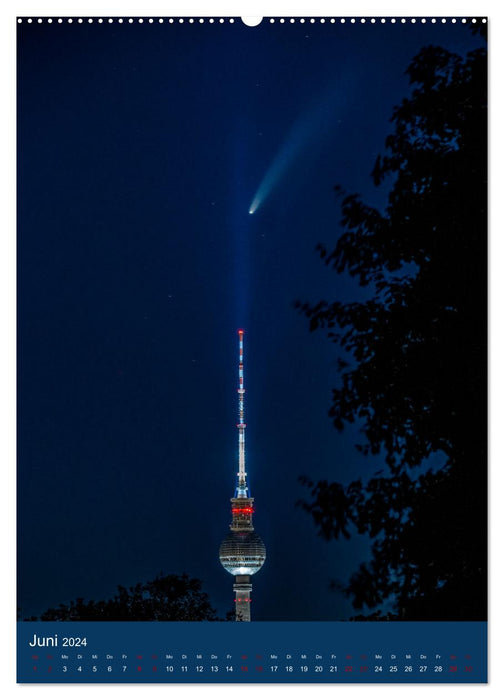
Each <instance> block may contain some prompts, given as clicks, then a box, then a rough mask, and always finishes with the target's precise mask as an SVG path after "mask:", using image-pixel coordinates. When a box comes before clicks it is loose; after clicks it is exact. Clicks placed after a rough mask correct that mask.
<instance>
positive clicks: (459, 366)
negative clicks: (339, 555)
mask: <svg viewBox="0 0 504 700" xmlns="http://www.w3.org/2000/svg"><path fill="white" fill-rule="evenodd" d="M407 73H408V75H409V79H410V83H411V85H412V91H411V94H410V96H408V97H407V98H405V99H403V101H402V102H401V103H400V104H399V105H398V106H397V107H396V108H395V109H394V112H393V117H392V123H393V124H394V131H393V133H392V134H391V135H390V136H389V137H388V138H387V140H386V144H385V145H386V152H385V155H383V156H380V157H378V159H377V160H376V164H375V166H374V169H373V172H372V177H373V179H374V182H375V184H376V185H382V186H388V187H390V192H389V195H388V204H387V206H386V208H385V210H384V211H383V212H381V211H379V210H378V209H376V208H373V207H370V206H368V205H366V204H365V203H364V202H362V201H361V199H360V198H359V197H358V196H357V195H355V194H351V195H348V194H345V193H344V192H343V190H342V189H341V188H339V187H338V188H336V189H337V191H338V194H339V196H340V197H341V198H342V204H341V206H342V220H341V224H342V227H343V233H342V234H341V235H340V236H339V238H338V240H337V242H336V244H335V246H334V247H333V248H332V249H328V248H327V247H325V246H322V245H320V246H318V248H319V252H320V255H321V257H322V259H323V260H324V262H325V264H326V265H329V266H331V267H333V268H334V270H335V271H336V272H337V273H345V272H346V273H349V274H350V275H351V276H352V277H355V278H356V279H357V280H358V281H359V283H360V285H362V286H364V287H366V288H367V289H368V290H369V295H368V298H367V300H366V301H359V302H353V303H342V302H340V301H333V302H329V301H321V302H319V303H316V304H310V303H300V302H298V303H297V306H298V307H299V308H300V310H301V311H302V312H303V313H304V314H306V316H307V317H308V318H309V321H310V329H311V330H312V331H313V330H316V329H325V330H326V332H327V334H328V336H329V337H330V338H331V339H332V340H333V341H334V342H335V343H337V344H338V345H339V346H340V347H341V348H342V349H343V350H344V351H345V357H344V358H343V359H342V360H341V362H340V366H341V383H340V385H339V386H338V387H336V388H335V389H334V390H333V399H332V406H331V408H330V416H331V417H332V419H333V422H334V425H335V426H336V428H337V429H338V430H342V429H343V428H344V426H345V424H348V423H353V422H355V421H357V422H358V423H359V424H360V425H361V426H362V433H363V436H364V440H363V442H362V444H360V445H358V446H357V448H358V449H359V450H360V451H361V452H362V453H364V454H372V455H376V454H378V453H380V452H381V453H382V454H384V456H385V460H386V464H387V470H385V472H386V473H385V474H384V475H383V476H380V477H379V476H378V475H375V476H374V477H373V478H371V479H370V480H368V481H366V482H363V481H362V480H361V479H358V480H356V481H353V482H352V483H350V484H348V485H342V484H339V483H328V482H318V483H313V482H312V481H311V480H309V479H307V478H304V479H303V481H304V483H305V484H306V485H307V486H308V487H309V488H310V490H311V501H309V502H306V501H305V502H303V504H302V505H303V507H304V508H305V509H306V510H307V511H308V512H310V513H311V515H312V516H313V519H314V522H315V524H316V525H317V527H318V529H319V532H320V534H321V535H322V536H323V537H325V538H326V539H331V538H338V537H341V536H343V537H349V536H350V534H351V531H352V528H353V529H354V530H356V531H357V532H358V533H361V534H364V533H366V534H368V535H370V536H371V537H372V538H373V548H372V558H371V560H370V561H369V562H363V563H362V564H361V565H360V567H359V569H358V571H356V572H355V573H354V574H353V575H352V577H351V580H350V581H349V583H348V585H346V587H345V590H346V592H347V593H348V594H349V595H350V596H351V597H352V599H353V603H354V606H355V607H356V608H357V609H362V608H363V606H368V607H369V608H371V609H374V608H376V607H377V606H380V605H382V604H383V603H384V602H387V601H388V602H389V603H392V604H393V606H394V609H395V610H396V613H397V614H398V616H399V619H461V620H463V619H465V620H469V619H485V615H486V607H485V606H486V402H487V398H486V370H487V363H486V352H487V350H486V284H487V281H486V255H487V248H486V196H487V195H486V189H487V182H486V169H487V164H486V119H487V116H486V104H487V97H486V85H487V78H486V51H485V49H484V48H480V49H477V50H474V51H472V52H470V53H469V54H467V56H465V57H462V56H459V55H457V54H454V53H450V52H449V51H446V50H445V49H442V48H440V47H434V46H429V47H427V48H424V49H422V50H421V51H420V53H419V54H418V55H417V56H416V57H415V58H414V59H413V61H412V63H411V65H410V66H409V68H408V70H407ZM390 183H392V184H390ZM433 453H437V454H438V455H439V454H442V455H444V457H445V459H444V464H443V466H442V467H441V468H437V469H434V468H433V467H432V466H430V467H428V468H427V469H426V468H425V465H426V464H427V465H429V462H428V461H427V462H426V461H425V460H427V458H429V457H430V456H431V455H433ZM420 465H422V466H421V468H419V467H420Z"/></svg>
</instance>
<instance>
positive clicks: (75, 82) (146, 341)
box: [18, 21, 478, 620]
mask: <svg viewBox="0 0 504 700" xmlns="http://www.w3.org/2000/svg"><path fill="white" fill-rule="evenodd" d="M18 32H19V35H18V50H19V64H18V80H19V102H18V129H19V132H18V133H19V160H18V178H19V181H18V192H19V218H18V221H19V238H18V284H19V293H18V330H19V337H18V351H19V360H18V372H19V374H18V378H19V387H18V409H19V431H18V437H19V444H18V458H19V517H20V527H19V539H18V541H19V545H20V548H19V604H20V606H21V608H22V611H23V614H25V615H29V614H39V613H40V612H42V611H43V610H44V609H46V608H47V607H49V606H53V605H57V604H58V603H60V602H64V601H69V600H70V599H75V598H76V597H80V596H82V597H85V598H87V599H89V598H95V599H96V598H98V597H100V598H102V597H108V596H111V595H112V594H113V593H114V591H115V587H116V585H117V584H122V585H130V584H133V583H135V582H137V581H146V580H148V579H150V578H153V577H154V576H155V575H156V574H157V573H159V572H161V571H163V572H164V573H182V572H183V571H186V572H187V573H189V574H190V575H192V576H195V577H198V578H201V579H202V581H203V585H204V589H205V590H206V591H207V592H208V593H209V594H210V597H211V600H212V602H213V603H214V605H216V606H217V608H218V610H219V612H220V613H221V614H224V613H225V611H227V610H228V609H230V608H231V607H232V605H233V603H232V598H233V593H232V577H231V576H230V575H229V574H227V573H226V572H225V571H224V570H223V569H222V567H221V565H220V563H219V560H218V548H219V544H220V542H221V540H222V539H223V537H224V536H225V535H226V534H227V532H228V525H229V520H230V515H229V498H230V497H231V496H232V495H233V489H234V475H235V473H236V471H237V431H236V427H235V425H236V414H237V395H236V384H237V336H236V329H237V328H238V327H244V328H245V329H246V336H245V362H246V367H245V383H246V387H247V395H246V414H247V464H248V473H249V476H250V485H251V490H252V495H253V496H254V497H255V498H256V516H255V526H256V530H257V532H258V533H259V534H260V535H261V536H262V537H263V539H264V542H265V544H266V547H267V552H268V559H267V562H266V564H265V566H264V568H263V570H262V571H261V572H260V573H259V574H257V576H256V577H254V581H253V583H254V595H253V601H254V602H253V618H254V619H257V620H275V619H287V620H300V619H312V620H316V619H339V618H341V617H346V616H348V615H349V614H351V612H352V611H351V606H350V604H349V602H348V601H346V600H345V599H344V598H342V597H341V596H340V595H339V594H336V593H334V592H331V591H330V590H329V587H328V583H329V580H330V579H331V578H339V579H341V580H345V579H346V578H347V577H348V576H349V574H350V573H351V572H352V570H353V569H354V568H355V567H356V565H357V564H358V562H359V561H361V559H362V557H364V556H365V555H366V547H367V545H366V543H365V542H362V541H361V540H359V539H357V538H352V540H350V541H349V542H344V543H331V544H327V543H325V542H323V541H322V540H321V539H320V538H319V537H317V535H316V532H315V529H314V527H313V525H312V523H311V521H310V519H309V517H308V516H307V515H306V514H304V513H303V512H302V511H301V510H300V509H299V508H296V507H295V503H296V501H297V499H298V498H300V497H302V496H303V495H306V492H305V490H304V489H303V487H302V486H300V485H299V483H298V477H299V476H300V475H301V474H307V475H309V476H311V477H313V478H316V479H319V478H327V479H334V480H339V481H342V482H347V481H349V480H350V479H353V478H356V477H357V476H366V475H368V474H371V473H372V472H373V471H375V470H377V469H380V468H381V467H382V461H381V459H380V458H375V459H373V460H371V459H366V458H363V457H362V456H361V455H359V454H358V453H357V452H356V451H355V450H354V448H353V445H354V444H355V442H356V441H357V430H356V429H353V430H348V431H345V432H344V433H343V434H338V433H337V432H336V430H335V429H334V428H333V427H332V425H331V421H330V419H329V417H328V415H327V411H328V408H329V405H330V400H331V387H332V386H334V385H335V383H336V382H337V376H338V375H337V369H336V357H337V352H336V348H335V346H333V345H331V344H330V342H329V341H328V340H327V339H325V338H324V336H323V335H322V334H316V335H311V334H310V333H309V332H308V327H307V322H306V320H305V319H304V318H303V317H302V316H300V315H299V314H298V313H297V312H296V311H295V309H294V308H293V306H292V303H293V301H294V300H295V299H302V300H310V301H315V300H318V299H321V298H326V299H341V300H350V299H352V298H359V296H360V295H362V291H361V290H359V289H358V288H357V287H356V286H355V284H354V283H353V282H351V281H350V280H349V279H347V278H345V277H343V276H337V275H336V274H335V273H334V272H332V271H330V270H328V269H327V268H326V267H325V266H323V265H322V264H321V262H320V259H319V258H318V256H317V254H316V253H315V250H314V249H315V245H316V244H317V243H318V242H324V243H328V244H330V243H331V242H332V241H334V240H335V238H336V236H337V235H338V232H339V227H338V221H339V210H338V204H337V201H336V199H335V197H334V195H333V186H334V185H336V184H341V185H342V186H343V187H344V188H345V189H346V190H347V191H349V192H352V191H356V192H359V193H361V194H362V196H363V198H364V199H365V200H366V201H367V202H369V203H371V204H374V205H377V206H381V205H383V203H384V201H385V192H384V191H382V190H376V189H375V188H374V186H373V185H372V181H371V178H370V177H369V173H370V171H371V168H372V166H373V164H374V161H375V159H376V156H377V154H378V153H380V152H383V144H384V139H385V137H386V135H387V134H388V133H389V132H390V131H391V125H390V122H389V118H390V116H391V114H392V108H393V106H394V105H395V104H397V103H398V102H399V101H400V100H401V99H402V97H404V96H405V95H406V94H407V92H408V83H407V78H406V76H405V75H404V70H405V69H406V67H407V65H408V63H409V62H410V59H411V58H412V57H413V56H414V55H415V53H416V52H417V51H418V50H419V48H420V47H421V46H423V45H426V44H429V43H435V44H440V45H442V46H444V47H446V48H448V49H451V50H456V51H459V52H463V53H465V52H466V51H467V50H468V49H470V48H472V47H473V46H474V45H476V44H477V43H478V41H477V40H476V39H474V38H473V37H472V36H471V34H470V32H469V30H468V28H467V27H464V26H462V25H460V24H457V25H455V26H452V25H447V26H445V25H440V24H437V25H426V26H425V25H421V24H416V25H414V26H412V25H407V26H399V25H396V26H393V25H388V26H377V25H376V26H372V25H370V24H367V25H364V26H363V25H359V24H358V25H350V24H348V23H347V24H345V25H344V26H341V25H340V24H336V25H331V24H328V23H327V24H325V25H319V24H317V25H316V26H314V25H308V24H304V25H299V24H298V25H294V26H292V25H287V24H285V25H279V24H278V23H276V24H275V25H274V26H272V25H270V24H267V23H266V22H264V21H263V23H262V24H261V25H260V26H259V27H257V28H254V29H251V28H247V27H244V26H243V25H242V24H241V23H240V22H239V21H237V22H236V23H235V24H234V25H229V24H226V25H225V26H220V25H218V24H214V25H209V24H208V23H205V24H204V25H202V26H200V25H188V24H184V25H176V26H171V25H169V24H167V23H165V24H163V25H159V24H154V25H149V24H147V23H145V24H143V25H139V24H134V25H128V24H123V25H117V24H114V25H113V26H106V25H98V24H96V23H94V24H93V25H87V24H83V25H78V24H73V25H70V26H69V25H64V26H59V25H57V24H53V25H47V24H45V23H44V24H42V25H38V24H32V25H28V24H26V23H23V24H22V25H19V26H18ZM324 101H327V110H325V109H324ZM321 113H322V114H323V115H325V116H324V118H323V119H321V118H320V114H321ZM317 115H318V116H317ZM310 122H311V124H312V128H311V129H310ZM299 123H302V124H303V128H302V129H297V130H296V128H294V129H293V125H295V124H299ZM289 133H291V134H293V137H292V138H291V141H289V137H288V135H289ZM286 139H287V142H286ZM296 139H297V140H296ZM282 148H283V149H284V150H283V151H282ZM289 149H290V150H289ZM280 151H282V152H289V153H290V152H293V153H294V154H295V156H296V157H295V158H294V157H293V158H292V159H291V160H290V162H289V167H288V168H287V169H286V172H285V174H284V176H283V178H281V179H280V180H279V182H278V184H277V186H276V187H275V188H274V189H273V190H272V191H271V194H270V196H269V197H267V198H266V199H265V201H264V203H263V204H262V206H261V207H260V209H259V210H258V211H257V213H256V214H254V215H253V216H250V215H249V214H248V208H249V206H250V203H251V201H252V198H253V196H254V194H255V192H256V190H257V188H258V186H259V184H260V182H261V180H262V178H263V176H264V174H265V173H266V171H267V169H268V168H269V166H270V165H271V163H272V161H273V159H274V158H275V156H276V155H277V154H278V153H279V152H280ZM382 189H383V188H382Z"/></svg>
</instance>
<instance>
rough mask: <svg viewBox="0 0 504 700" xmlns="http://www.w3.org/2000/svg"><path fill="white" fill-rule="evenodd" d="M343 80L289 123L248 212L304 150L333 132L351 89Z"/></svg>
mask: <svg viewBox="0 0 504 700" xmlns="http://www.w3.org/2000/svg"><path fill="white" fill-rule="evenodd" d="M344 82H345V85H344V86H343V85H342V81H340V82H339V83H338V85H337V86H335V85H334V84H333V85H331V86H330V87H329V88H326V90H325V92H324V93H322V95H320V96H319V98H318V99H317V100H314V101H313V102H312V104H311V107H310V108H309V109H307V110H305V111H304V112H302V113H301V114H300V116H299V117H298V118H297V119H296V120H295V122H294V123H293V124H292V126H291V128H290V129H289V131H288V133H287V136H286V137H285V139H284V141H283V142H282V144H281V145H280V147H279V149H278V151H277V153H276V155H275V157H274V158H273V160H272V161H271V164H270V166H269V168H268V169H267V170H266V173H265V175H264V177H263V179H262V180H261V182H260V184H259V187H258V188H257V190H256V193H255V194H254V198H253V199H252V202H251V204H250V207H249V210H248V213H249V214H255V213H256V211H257V210H258V209H259V207H260V206H262V204H263V203H264V201H265V200H266V198H267V197H269V195H270V194H271V192H272V191H273V190H274V189H275V188H276V186H277V185H278V184H279V182H280V181H281V180H282V179H283V177H284V176H285V174H286V173H287V171H289V170H290V169H291V168H292V167H293V166H294V165H295V163H296V161H297V160H298V159H299V158H300V157H301V156H302V154H303V152H304V151H306V150H307V149H308V148H309V147H313V146H314V144H315V142H321V141H322V139H324V138H327V136H328V135H331V134H332V133H333V132H334V130H335V127H336V126H337V125H338V124H337V121H338V120H337V119H336V115H338V113H339V112H340V111H341V108H342V107H343V106H344V104H345V103H346V100H347V97H348V94H349V89H351V88H349V86H348V85H347V84H346V83H347V81H346V80H345V81H344Z"/></svg>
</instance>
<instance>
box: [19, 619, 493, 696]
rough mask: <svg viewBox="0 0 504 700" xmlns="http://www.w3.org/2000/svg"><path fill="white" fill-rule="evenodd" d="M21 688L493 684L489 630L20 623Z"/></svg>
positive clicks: (475, 626)
mask: <svg viewBox="0 0 504 700" xmlns="http://www.w3.org/2000/svg"><path fill="white" fill-rule="evenodd" d="M17 646H18V677H17V678H18V682H19V683H106V682H109V683H183V682H187V683H198V682H200V683H212V682H213V683H238V682H245V683H261V682H262V683H275V682H278V683H303V682H305V683H316V682H319V683H407V682H411V683H486V681H487V624H486V623H485V622H251V623H234V622H193V623H191V622H57V623H52V622H20V623H18V641H17Z"/></svg>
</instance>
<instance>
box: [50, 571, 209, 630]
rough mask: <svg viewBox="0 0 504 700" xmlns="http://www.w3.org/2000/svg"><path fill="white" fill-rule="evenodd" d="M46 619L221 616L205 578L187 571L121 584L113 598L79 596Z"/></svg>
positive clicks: (149, 619)
mask: <svg viewBox="0 0 504 700" xmlns="http://www.w3.org/2000/svg"><path fill="white" fill-rule="evenodd" d="M40 619H41V620H42V621H49V622H67V621H81V622H83V621H87V622H94V621H116V622H125V621H136V622H142V621H143V622H154V621H159V622H173V621H185V622H195V621H201V620H210V621H213V620H217V617H216V612H215V610H214V609H213V608H212V607H211V605H210V602H209V598H208V595H207V594H206V593H204V592H203V591H202V589H201V581H200V580H199V579H195V578H189V576H188V575H187V574H182V575H176V574H171V575H168V576H163V575H159V576H157V577H156V578H155V579H153V580H152V581H148V582H147V583H137V584H135V585H134V586H131V587H130V588H125V587H124V586H118V587H117V593H116V594H115V595H114V597H113V598H111V599H109V600H100V601H93V600H91V601H89V602H85V601H84V599H83V598H77V600H75V601H72V602H71V603H70V604H69V605H67V604H60V605H59V606H58V607H57V608H50V609H49V610H47V611H46V612H45V613H43V614H42V615H41V617H40Z"/></svg>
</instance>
